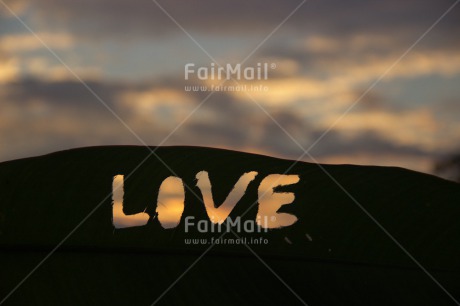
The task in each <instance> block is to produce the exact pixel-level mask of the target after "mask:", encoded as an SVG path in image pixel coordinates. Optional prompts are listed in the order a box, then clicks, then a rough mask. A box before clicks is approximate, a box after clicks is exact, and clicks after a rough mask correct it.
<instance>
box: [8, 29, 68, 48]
mask: <svg viewBox="0 0 460 306" xmlns="http://www.w3.org/2000/svg"><path fill="white" fill-rule="evenodd" d="M36 35H37V36H38V37H40V39H41V40H42V41H43V42H44V43H45V44H46V45H48V46H49V47H50V48H52V49H68V48H71V47H73V46H74V44H75V39H74V37H72V36H71V35H70V34H69V33H50V32H48V33H40V32H39V33H36ZM0 46H1V47H0V48H1V49H2V50H3V51H5V52H10V53H13V52H23V51H35V50H37V49H43V48H45V47H44V45H43V43H42V42H41V41H40V40H39V39H38V38H37V37H35V35H33V34H30V33H28V34H6V35H3V36H0Z"/></svg>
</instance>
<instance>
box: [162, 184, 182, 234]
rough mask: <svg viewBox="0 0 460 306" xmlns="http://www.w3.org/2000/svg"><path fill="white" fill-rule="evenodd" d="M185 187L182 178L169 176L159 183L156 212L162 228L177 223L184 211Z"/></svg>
mask: <svg viewBox="0 0 460 306" xmlns="http://www.w3.org/2000/svg"><path fill="white" fill-rule="evenodd" d="M184 201H185V189H184V183H183V182H182V179H180V178H178V177H176V176H170V177H168V178H166V179H165V180H164V181H163V183H161V186H160V190H159V192H158V201H157V213H158V220H159V221H160V224H161V226H162V227H163V228H174V227H176V226H178V225H179V222H180V219H181V217H182V213H183V212H184V205H185V204H184Z"/></svg>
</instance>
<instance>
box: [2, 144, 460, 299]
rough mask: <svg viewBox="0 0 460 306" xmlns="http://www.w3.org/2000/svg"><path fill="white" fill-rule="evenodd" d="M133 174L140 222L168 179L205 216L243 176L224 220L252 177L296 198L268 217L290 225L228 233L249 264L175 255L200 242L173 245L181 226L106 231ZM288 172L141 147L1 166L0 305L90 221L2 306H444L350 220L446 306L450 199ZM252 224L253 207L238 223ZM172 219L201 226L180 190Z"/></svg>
mask: <svg viewBox="0 0 460 306" xmlns="http://www.w3.org/2000/svg"><path fill="white" fill-rule="evenodd" d="M151 149H152V150H156V149H155V148H154V147H152V148H151ZM158 157H159V158H160V159H161V160H160V159H159V158H158ZM162 161H164V163H165V164H167V165H168V166H169V169H168V167H166V166H165V165H164V164H163V162H162ZM141 162H142V164H141V166H140V167H139V168H138V169H137V170H136V171H135V172H134V174H133V175H132V176H130V177H129V178H127V179H126V182H125V203H124V205H125V212H126V213H127V214H129V213H138V212H142V211H144V210H146V212H148V213H150V214H152V215H153V214H154V212H155V210H156V201H155V199H156V197H157V194H158V187H159V185H160V183H161V182H162V180H163V179H164V178H166V177H168V176H170V175H171V170H172V171H174V172H175V173H176V174H177V175H179V176H180V177H181V178H182V179H183V180H184V182H185V183H186V184H187V185H188V186H190V188H191V189H192V190H193V191H194V192H195V193H197V194H198V195H200V192H199V189H198V188H197V187H196V186H195V181H194V178H195V174H196V173H197V172H198V171H201V170H206V171H208V172H209V175H210V178H211V181H212V183H213V193H214V197H215V201H216V202H217V203H220V202H221V201H222V200H223V199H224V198H225V196H226V195H227V194H228V192H229V191H230V189H231V188H232V187H233V184H234V183H235V182H236V181H237V179H238V178H239V177H240V176H241V175H242V174H243V173H244V172H249V171H258V172H259V175H258V176H257V177H256V179H255V181H254V182H253V183H251V184H250V185H249V187H248V190H247V192H246V194H245V196H244V197H243V198H242V199H241V201H240V202H239V203H238V204H237V205H236V207H235V209H234V211H233V212H232V214H231V217H236V216H238V215H241V214H242V213H243V212H244V211H246V209H248V208H249V207H251V204H253V203H254V202H257V186H258V185H259V183H260V181H261V179H262V178H263V177H264V176H265V175H268V174H273V173H279V174H281V173H284V172H286V170H288V173H291V174H298V175H299V176H300V182H299V183H297V184H295V185H292V186H290V187H285V189H282V190H280V191H286V192H294V193H295V195H296V199H295V201H294V202H293V203H292V204H291V205H286V206H284V207H283V208H282V210H283V211H285V212H290V213H293V214H295V215H296V216H297V217H298V218H299V221H298V222H297V223H296V224H294V225H293V226H291V227H286V228H283V229H279V230H272V231H269V232H268V233H263V234H246V233H241V236H244V237H247V238H251V237H252V238H260V237H263V238H264V239H267V240H268V241H269V243H268V244H267V245H250V246H249V247H250V248H251V250H252V251H254V252H255V253H256V254H257V256H256V255H254V254H253V253H252V251H251V250H249V249H248V248H247V247H245V246H242V245H231V246H229V245H226V246H223V245H219V246H214V247H212V248H211V249H209V250H208V248H209V245H187V244H185V243H184V240H185V239H189V238H200V239H210V238H211V236H213V234H203V233H198V232H193V231H192V232H189V233H185V232H184V230H183V226H184V225H183V222H181V223H180V224H179V226H178V227H177V228H175V229H173V230H164V229H162V228H161V227H160V225H159V224H158V222H157V220H156V219H152V220H150V221H149V223H148V224H147V225H146V226H144V227H139V228H129V229H118V230H115V229H114V228H113V226H112V221H111V216H112V203H111V197H110V193H111V188H112V178H113V176H115V175H118V174H124V175H125V178H126V177H127V176H128V175H129V174H130V173H131V172H132V171H133V170H134V169H136V167H137V165H139V164H140V163H141ZM292 164H293V161H288V160H280V159H275V158H270V157H266V156H260V155H253V154H247V153H241V152H234V151H226V150H217V149H209V148H195V147H162V148H158V149H157V150H156V151H155V154H153V155H152V154H151V151H150V150H149V149H147V148H144V147H95V148H83V149H76V150H70V151H65V152H58V153H54V154H50V155H46V156H42V157H36V158H29V159H23V160H17V161H11V162H6V163H2V164H0V300H2V299H3V298H4V297H6V296H7V295H8V293H9V292H11V290H13V289H14V288H15V286H16V285H17V284H18V283H19V282H20V281H21V280H23V279H24V277H25V276H26V275H27V274H28V273H29V272H30V271H31V270H32V269H33V268H34V267H36V265H37V264H38V263H40V262H41V261H42V260H43V259H44V258H45V257H46V256H47V254H49V252H50V251H51V250H53V248H54V247H55V246H56V245H58V243H60V242H61V241H62V240H63V239H64V238H65V237H67V235H68V234H69V233H70V232H71V231H72V230H74V229H75V228H76V226H77V225H79V224H80V222H81V220H83V219H84V218H85V217H86V216H88V214H90V213H91V212H92V213H91V215H90V216H89V217H88V218H87V219H86V221H85V222H84V223H82V224H81V226H79V227H78V228H77V229H76V230H75V231H74V232H73V233H72V235H70V236H68V239H66V240H65V242H64V243H63V244H62V245H60V247H59V248H58V249H57V250H56V252H54V253H53V254H52V255H51V256H50V257H49V258H48V259H46V260H45V261H44V262H43V264H42V265H41V266H40V267H39V268H38V269H37V270H36V271H35V272H34V273H33V274H32V275H31V276H30V277H29V278H28V279H27V280H26V281H25V282H23V283H22V285H21V286H20V287H18V289H17V290H16V291H14V293H13V294H11V295H10V296H9V297H8V299H6V300H5V301H4V304H2V305H151V304H152V303H154V302H155V301H157V300H158V299H159V300H158V305H216V304H228V305H235V304H239V305H245V304H253V305H296V304H302V302H301V300H303V301H304V302H306V303H307V304H308V305H455V302H454V301H453V300H452V299H451V298H450V297H449V296H448V294H446V293H445V292H444V291H443V290H442V289H441V288H440V287H439V286H438V285H437V284H436V283H435V282H434V281H433V280H432V279H430V277H429V276H428V275H427V274H426V273H425V272H424V271H422V269H421V268H420V267H418V266H417V265H416V264H415V263H414V261H413V260H411V259H410V257H409V256H408V254H406V253H405V252H404V251H403V250H402V249H401V247H400V246H398V245H397V244H396V243H395V242H394V241H393V240H392V239H391V238H390V237H389V236H388V235H387V234H386V233H385V232H384V231H383V230H382V228H380V227H379V226H378V225H376V223H375V222H374V221H373V220H371V218H369V216H368V215H367V214H366V213H365V212H364V211H363V210H362V208H364V209H365V210H366V211H368V213H369V214H370V215H371V216H372V217H374V218H375V221H378V222H379V223H380V224H381V226H383V228H385V229H386V230H387V231H388V233H389V234H391V235H392V236H393V237H394V238H395V239H396V240H397V241H398V242H399V243H400V245H401V246H402V247H403V248H404V249H405V250H406V251H407V252H408V253H410V254H411V255H413V257H414V258H415V259H417V260H418V261H419V262H420V264H421V265H422V266H423V267H424V268H426V270H427V271H429V272H430V273H431V274H432V276H433V277H434V278H435V279H436V280H437V281H439V283H440V284H441V285H442V286H444V288H445V289H446V290H447V291H448V292H449V293H450V294H451V295H452V296H453V297H454V298H456V299H457V300H458V299H460V221H459V220H460V185H458V184H455V183H452V182H449V181H445V180H442V179H439V178H436V177H433V176H430V175H426V174H421V173H417V172H413V171H409V170H405V169H400V168H387V167H363V166H352V165H340V166H331V165H324V166H323V169H321V168H320V167H319V166H318V165H314V164H308V163H297V164H295V165H294V166H293V167H291V166H292ZM323 170H326V171H327V172H328V173H329V174H330V175H331V176H332V177H333V178H334V179H335V180H336V181H337V182H339V183H340V184H341V186H342V187H343V188H344V189H345V190H346V192H347V193H348V194H346V193H345V192H344V190H342V189H341V188H340V187H338V186H337V184H336V183H335V182H334V181H333V180H332V179H331V177H330V176H329V175H327V174H326V173H325V172H324V171H323ZM350 196H351V197H350ZM351 198H353V199H354V200H353V199H351ZM360 205H361V206H362V208H360V207H359V206H360ZM95 208H96V209H95ZM256 214H257V205H255V206H254V207H253V208H251V209H250V210H249V212H248V213H247V214H246V215H245V216H244V218H245V219H254V218H255V215H256ZM185 216H195V217H196V218H197V220H198V219H203V218H206V213H205V210H204V207H203V204H202V203H201V202H200V201H199V199H196V198H195V197H194V195H193V194H192V192H191V191H190V190H187V191H186V204H185V211H184V215H183V217H185ZM215 235H217V234H214V236H213V237H215ZM218 236H219V235H218ZM225 237H226V238H235V237H234V236H233V237H232V233H229V234H226V235H225V236H224V238H225ZM205 251H207V253H206V254H205V255H204V256H202V257H200V256H201V255H202V254H203V252H205ZM258 257H259V258H258ZM259 259H262V260H263V261H264V262H265V264H266V265H268V267H269V268H270V269H269V268H267V266H266V265H265V264H264V263H263V262H262V261H261V260H259ZM195 262H196V264H195V265H194V266H193V267H192V268H191V269H189V270H188V271H187V269H188V268H189V267H190V265H192V264H193V263H195ZM270 270H271V271H270ZM184 271H187V273H185V274H184V275H183V273H184ZM272 272H275V273H276V275H277V276H276V275H275V274H274V273H272ZM178 278H179V280H178V281H177V282H176V280H177V279H178ZM280 279H281V280H280ZM172 284H174V285H173V286H172V287H170V286H171V285H172ZM168 288H169V290H168V291H166V290H167V289H168ZM165 291H166V293H165ZM293 292H294V293H293ZM296 295H297V296H296Z"/></svg>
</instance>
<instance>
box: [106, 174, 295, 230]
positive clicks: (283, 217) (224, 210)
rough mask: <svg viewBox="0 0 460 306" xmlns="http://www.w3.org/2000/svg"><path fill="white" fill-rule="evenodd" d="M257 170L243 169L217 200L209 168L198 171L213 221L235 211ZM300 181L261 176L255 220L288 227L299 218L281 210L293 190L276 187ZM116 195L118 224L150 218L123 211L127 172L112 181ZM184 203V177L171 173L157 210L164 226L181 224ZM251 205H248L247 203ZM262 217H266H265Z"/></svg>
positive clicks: (218, 221) (263, 224)
mask: <svg viewBox="0 0 460 306" xmlns="http://www.w3.org/2000/svg"><path fill="white" fill-rule="evenodd" d="M257 175H258V173H257V172H256V171H251V172H247V173H244V174H243V175H242V176H241V177H240V178H239V179H238V181H237V182H236V183H235V184H234V186H233V189H232V190H231V191H230V193H229V194H228V195H227V197H226V198H225V200H224V201H223V202H222V203H220V204H218V203H215V202H214V197H213V194H212V188H211V181H210V179H209V174H208V172H206V171H200V172H198V173H197V174H196V181H197V182H196V186H197V187H198V188H199V190H200V192H201V197H202V199H200V200H202V202H203V204H204V207H205V209H206V213H207V215H208V217H209V219H210V221H211V222H212V223H214V224H221V223H223V222H224V221H225V220H226V219H227V218H228V217H229V215H230V213H231V212H232V210H233V208H234V207H235V205H236V204H237V203H238V202H239V201H240V199H241V198H242V197H243V195H244V194H245V193H246V191H247V189H248V186H249V184H250V183H251V182H252V181H254V179H255V178H256V176H257ZM298 182H299V176H298V175H286V174H270V175H267V176H266V177H265V178H263V179H262V181H261V182H260V185H259V187H258V189H257V193H258V194H257V196H258V201H257V205H258V211H257V216H256V220H255V221H256V223H257V224H258V225H259V226H260V227H262V228H280V227H286V226H290V225H292V224H294V223H295V222H297V217H296V216H294V215H292V214H289V213H278V210H279V209H280V208H281V206H283V205H288V204H291V203H292V202H293V201H294V199H295V195H294V193H292V192H276V191H275V190H276V188H277V187H281V186H288V185H292V184H296V183H298ZM112 195H113V198H112V199H113V207H112V213H113V225H114V227H115V228H125V227H133V226H144V225H146V224H147V221H148V220H149V218H150V215H149V214H148V213H146V212H145V210H144V212H141V213H137V214H132V215H126V214H125V213H124V211H123V197H124V176H123V175H116V176H115V177H114V178H113V184H112ZM184 207H185V187H184V183H183V181H182V179H181V178H179V177H177V176H169V177H167V178H166V179H164V180H163V182H162V183H161V185H160V187H159V191H158V198H157V209H156V213H157V216H158V220H159V222H160V224H161V226H162V227H163V228H165V229H166V228H175V227H177V226H178V225H179V223H180V221H181V219H182V214H183V212H184ZM248 208H249V207H248ZM262 220H263V221H262Z"/></svg>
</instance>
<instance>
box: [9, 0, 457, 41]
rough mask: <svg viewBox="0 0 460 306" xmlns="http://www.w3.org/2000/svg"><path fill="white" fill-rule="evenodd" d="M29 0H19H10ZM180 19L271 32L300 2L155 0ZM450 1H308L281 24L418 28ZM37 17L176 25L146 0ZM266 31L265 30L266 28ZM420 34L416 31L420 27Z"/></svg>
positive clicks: (98, 24) (94, 30)
mask: <svg viewBox="0 0 460 306" xmlns="http://www.w3.org/2000/svg"><path fill="white" fill-rule="evenodd" d="M17 2H22V3H28V2H26V1H22V0H12V1H9V3H10V4H14V3H17ZM158 2H159V3H160V4H161V5H162V6H163V7H164V8H165V9H166V10H167V11H168V12H169V13H170V14H171V15H172V16H173V17H174V18H175V19H176V20H177V21H178V22H179V23H181V24H182V25H183V26H184V27H186V28H187V29H190V30H192V31H193V30H197V31H205V32H214V33H217V34H222V33H225V32H232V31H233V32H237V33H244V32H251V31H258V30H263V31H264V32H267V31H270V30H271V29H272V28H274V27H275V26H276V25H278V24H279V23H280V22H281V21H282V20H283V19H284V18H285V17H286V16H287V15H288V14H289V13H290V12H291V11H292V10H293V9H294V8H295V7H296V6H297V5H298V4H299V3H300V2H301V1H300V0H284V1H266V0H252V1H244V0H238V1H226V0H200V1H177V0H174V1H164V0H163V1H158ZM452 3H453V1H449V0H438V1H432V0H423V1H420V0H417V1H416V0H409V1H398V0H392V1H378V0H373V1H358V0H353V1H340V0H335V1H307V2H306V3H305V4H304V5H303V6H302V7H301V8H300V9H299V11H298V12H297V13H296V14H294V15H293V16H292V17H291V18H290V20H289V21H288V22H287V23H286V25H285V27H287V28H290V29H291V30H292V29H295V30H298V31H302V32H304V33H312V32H316V33H319V32H321V33H326V34H327V33H328V34H331V35H334V36H340V35H342V36H347V35H348V34H349V33H352V34H356V33H358V32H371V33H374V34H377V33H386V34H388V33H393V35H400V34H401V33H402V32H405V31H411V32H420V30H421V29H426V28H427V27H428V26H429V25H430V24H431V23H433V22H434V21H435V20H436V18H438V17H439V16H440V15H441V14H442V13H443V12H444V11H445V10H446V9H447V8H448V7H449V6H450V5H451V4H452ZM30 6H31V9H32V10H33V11H34V13H35V14H36V15H37V16H41V19H42V22H43V23H45V24H48V25H49V26H56V25H60V26H63V27H65V28H67V29H68V30H71V31H74V32H79V33H84V34H85V35H89V36H96V37H104V36H107V35H117V36H120V35H124V34H126V37H129V36H132V35H140V34H142V35H146V34H153V35H156V34H166V33H168V35H169V33H171V32H179V31H180V30H179V29H178V28H177V26H176V25H175V24H174V23H173V22H172V21H171V20H170V19H169V18H168V17H167V16H166V15H165V14H164V12H163V11H162V10H161V9H160V8H159V7H157V6H156V5H155V3H154V2H153V1H145V0H142V1H141V0H134V1H124V0H82V1H72V0H39V1H34V2H33V4H30ZM458 17H460V13H459V10H458V9H457V10H454V11H453V12H451V14H450V15H449V16H448V17H446V18H445V20H443V22H442V23H441V24H440V25H439V26H438V28H440V29H441V30H442V29H444V30H446V29H448V30H449V32H447V33H446V34H452V35H453V33H452V32H457V33H458V31H459V27H460V25H459V21H458V20H460V18H458ZM267 33H268V32H267ZM420 34H421V32H420Z"/></svg>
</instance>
